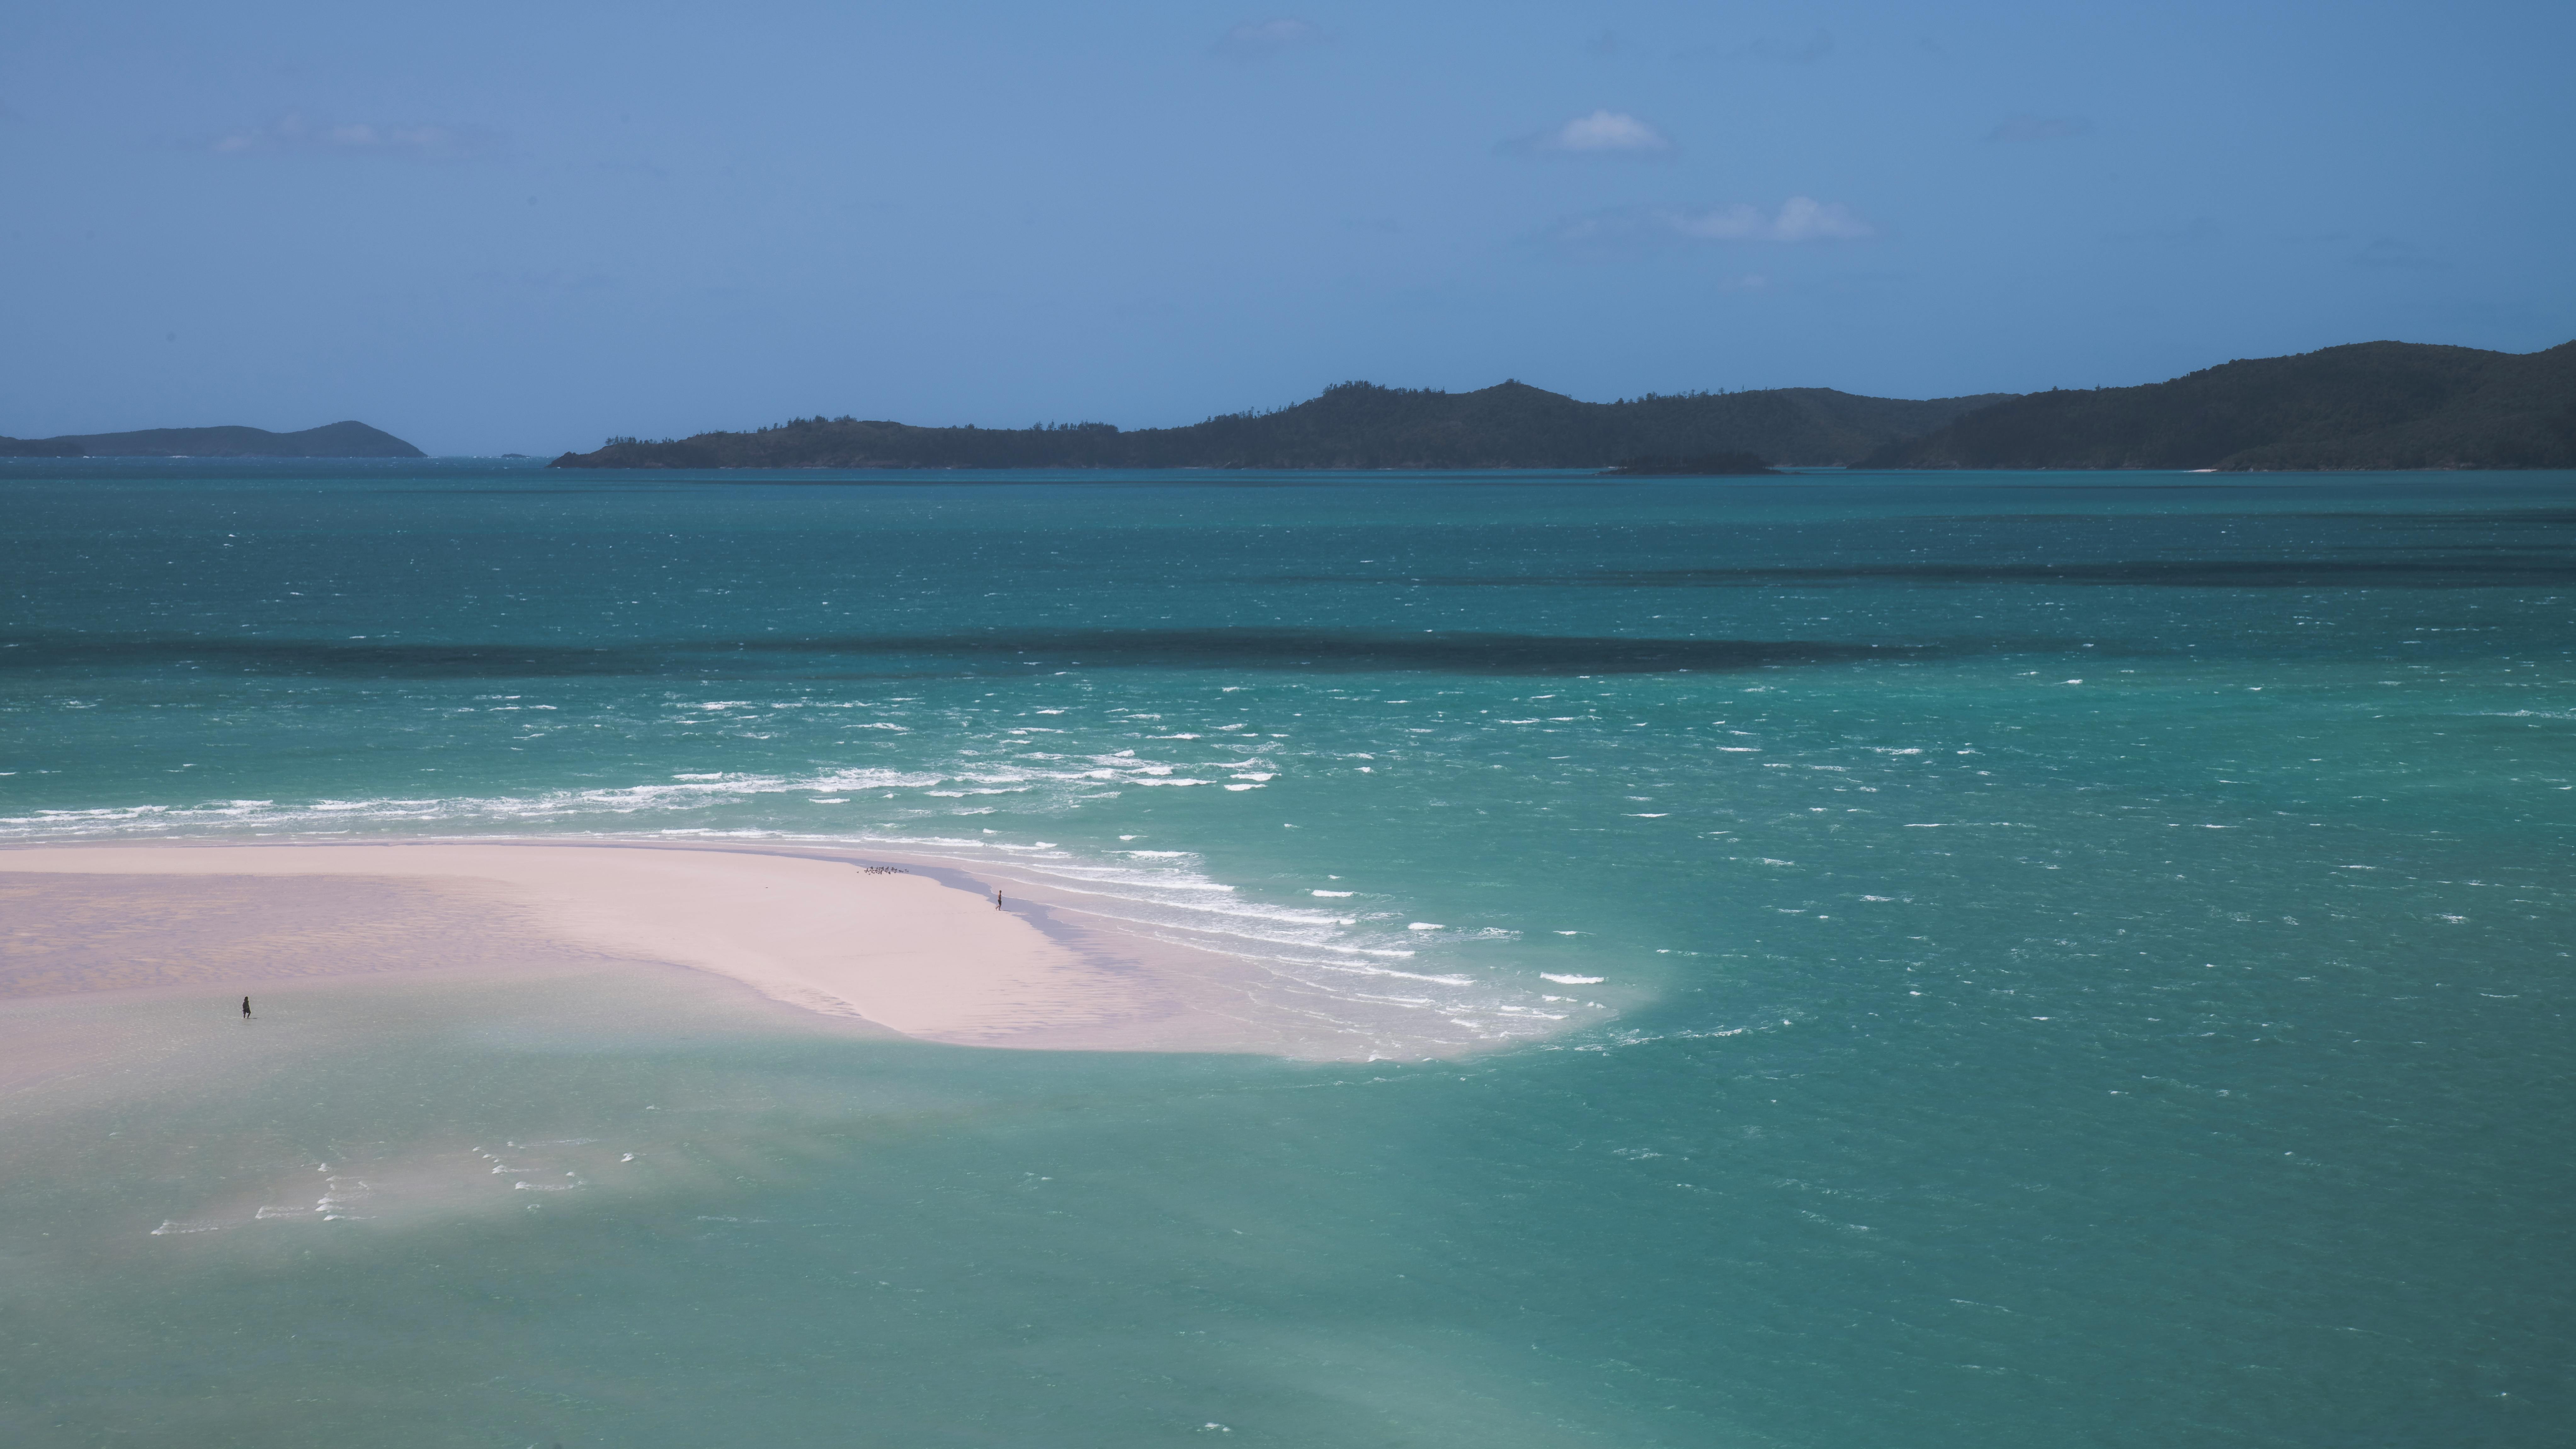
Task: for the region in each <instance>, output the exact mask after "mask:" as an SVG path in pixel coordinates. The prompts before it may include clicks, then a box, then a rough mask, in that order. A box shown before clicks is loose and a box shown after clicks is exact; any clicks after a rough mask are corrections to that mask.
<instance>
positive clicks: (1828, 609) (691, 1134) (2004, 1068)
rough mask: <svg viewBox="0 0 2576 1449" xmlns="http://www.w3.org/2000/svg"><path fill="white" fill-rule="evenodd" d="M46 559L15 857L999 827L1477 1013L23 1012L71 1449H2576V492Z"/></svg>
mask: <svg viewBox="0 0 2576 1449" xmlns="http://www.w3.org/2000/svg"><path fill="white" fill-rule="evenodd" d="M0 518H5V520H6V527H5V529H0V600H5V605H6V607H5V616H0V844H7V843H35V842H47V843H51V842H63V841H75V840H124V841H143V840H152V839H163V838H185V839H233V840H285V839H305V838H312V839H335V840H348V839H369V838H384V837H435V838H441V839H457V838H473V837H481V836H509V837H513V838H528V837H536V836H545V837H562V838H571V839H584V838H610V839H635V838H649V839H660V840H697V841H711V842H754V841H757V842H770V843H787V844H794V843H797V842H805V843H818V844H839V845H851V844H858V845H869V846H874V847H881V848H884V849H887V850H893V851H903V850H911V851H920V852H931V853H936V854H939V855H943V856H947V857H952V858H963V859H968V860H971V861H975V862H978V863H979V865H980V866H983V867H988V868H989V869H990V870H991V871H992V872H993V873H995V875H996V876H997V878H1010V879H1020V880H1027V881H1032V882H1043V883H1045V884H1046V885H1048V886H1050V887H1052V888H1059V889H1064V890H1071V891H1079V892H1081V893H1083V898H1084V899H1085V900H1088V901H1089V902H1091V903H1092V907H1093V908H1094V909H1096V910H1097V912H1098V913H1099V914H1100V915H1102V916H1104V917H1109V918H1114V919H1116V920H1118V921H1121V922H1123V923H1124V925H1125V926H1126V927H1127V928H1129V929H1132V930H1136V931H1140V932H1144V933H1147V934H1158V933H1159V934H1166V935H1170V936H1172V937H1173V938H1174V939H1182V938H1186V939H1190V940H1194V941H1199V942H1214V943H1218V944H1220V945H1222V946H1223V947H1224V949H1227V950H1229V951H1231V952H1233V953H1235V954H1236V955H1238V956H1239V957H1240V958H1241V959H1242V960H1243V961H1245V962H1246V963H1248V964H1249V965H1250V966H1251V967H1252V968H1253V969H1257V970H1260V971H1265V972H1275V973H1278V974H1279V975H1280V976H1281V977H1282V978H1284V979H1288V980H1293V981H1294V982H1295V983H1297V984H1298V985H1299V987H1300V988H1301V990H1304V991H1307V992H1309V993H1311V994H1312V996H1313V997H1314V999H1317V1000H1321V1001H1324V1002H1326V1003H1327V1006H1326V1007H1325V1008H1324V1009H1325V1010H1327V1011H1329V1010H1330V1005H1329V1003H1331V1002H1333V1001H1347V1002H1350V1003H1352V1004H1353V1007H1354V1011H1355V1012H1356V1011H1357V1010H1358V1008H1359V1007H1361V1006H1366V1007H1368V1008H1369V1009H1370V1010H1378V1011H1382V1010H1384V1009H1385V1008H1387V1006H1388V1004H1389V1003H1394V1004H1395V1005H1396V1006H1399V1007H1401V1009H1403V1010H1404V1011H1405V1012H1407V1013H1409V1014H1410V1018H1411V1019H1412V1020H1413V1021H1414V1022H1415V1023H1416V1025H1417V1027H1418V1030H1417V1031H1416V1032H1415V1033H1414V1034H1413V1036H1412V1037H1411V1038H1409V1039H1408V1041H1409V1045H1405V1046H1390V1047H1387V1048H1386V1049H1384V1050H1381V1051H1377V1052H1376V1053H1375V1055H1376V1056H1377V1057H1378V1059H1377V1060H1369V1061H1346V1062H1338V1063H1325V1064H1318V1063H1311V1062H1296V1061H1286V1060H1280V1059H1274V1058H1266V1057H1253V1056H1224V1055H1148V1054H1132V1055H1131V1054H1119V1053H1040V1052H1011V1051H997V1050H979V1049H972V1048H963V1047H949V1046H935V1045H928V1044H922V1043H913V1042H900V1041H866V1040H856V1039H850V1040H832V1039H821V1038H802V1037H795V1036H790V1035H782V1034H779V1033H764V1032H762V1031H759V1030H755V1029H752V1028H751V1027H750V1026H749V1025H745V1024H741V1023H738V1022H736V1021H735V1019H734V1018H732V1017H729V1016H727V1015H726V1014H725V1008H724V1007H723V1006H722V1004H721V996H722V992H724V991H726V990H730V989H731V988H729V987H725V986H723V985H721V984H719V983H713V982H711V981H709V980H707V979H704V978H697V977H691V976H688V975H686V974H685V973H674V974H673V975H671V976H669V977H667V978H666V977H653V976H649V975H647V976H630V977H621V978H617V979H616V980H614V981H612V980H609V979H606V978H601V979H589V978H560V977H547V978H542V979H534V978H532V979H531V980H529V981H528V982H526V983H525V984H523V985H520V986H515V987H511V988H508V989H506V990H505V989H498V988H486V989H482V990H479V991H475V992H468V991H467V990H466V988H464V987H462V986H460V985H458V984H456V983H452V982H437V981H427V980H422V981H405V980H400V979H392V978H389V979H388V980H387V982H386V983H385V984H383V985H382V986H381V987H377V988H370V991H369V993H368V994H365V995H364V996H363V997H362V998H352V1000H353V1001H362V1002H363V1005H362V1006H361V1005H352V1006H350V1007H349V1008H348V1013H347V1014H345V1015H343V1016H341V1017H339V1018H335V1019H333V1020H331V1021H329V1022H327V1023H325V1022H321V1021H318V1020H316V1021H306V1022H302V1023H300V1024H299V1023H297V1022H295V1021H292V1020H290V1021H286V1022H283V1023H281V1025H280V1029H279V1032H278V1033H276V1034H274V1035H271V1036H269V1037H266V1038H263V1039H262V1041H263V1043H264V1045H263V1046H262V1048H261V1050H260V1051H259V1052H253V1051H251V1049H250V1048H248V1047H245V1046H241V1045H239V1044H238V1043H239V1042H241V1041H242V1040H245V1039H244V1038H242V1037H241V1036H240V1034H239V1033H235V1035H234V1036H233V1037H232V1038H227V1039H226V1040H227V1041H228V1042H231V1043H233V1044H230V1045H221V1046H216V1045H205V1044H203V1043H201V1042H200V1040H199V1037H198V1035H196V1033H198V1032H199V1031H200V1025H199V1023H198V1018H199V1017H200V1016H202V1015H203V1008H202V1007H201V1005H200V1004H197V1003H193V1002H189V1001H184V1000H175V999H163V998H158V997H156V998H151V999H148V1000H146V999H139V998H136V999H129V998H97V999H95V1000H90V999H84V998H72V997H56V998H43V999H41V1000H39V1001H37V1002H36V1003H34V1004H33V1005H30V1004H28V1003H21V1009H30V1010H35V1009H41V1010H46V1011H58V1012H62V1013H65V1017H64V1019H65V1020H66V1021H70V1020H72V1019H74V1018H78V1019H80V1020H81V1021H84V1022H89V1023H92V1024H95V1023H97V1022H98V1021H101V1020H105V1019H108V1017H113V1018H114V1019H115V1020H117V1021H120V1022H123V1023H125V1024H126V1025H127V1026H130V1028H131V1029H132V1030H133V1031H134V1032H135V1033H137V1041H138V1043H139V1045H138V1046H137V1048H136V1053H137V1054H136V1056H135V1057H134V1059H133V1062H134V1064H133V1065H132V1066H131V1067H130V1068H126V1069H123V1070H122V1071H121V1073H120V1074H111V1076H112V1077H113V1079H112V1080H110V1079H108V1078H101V1077H97V1076H96V1075H95V1074H93V1076H92V1077H90V1078H83V1079H81V1080H78V1081H74V1082H69V1083H62V1082H56V1083H51V1084H48V1085H45V1086H42V1087H40V1088H37V1089H33V1090H29V1091H25V1092H20V1093H17V1094H14V1095H13V1096H6V1097H0V1158H5V1162H0V1263H5V1265H6V1267H5V1271H0V1345H5V1351H0V1438H5V1439H6V1440H7V1441H8V1442H10V1443H12V1444H18V1445H28V1446H54V1445H64V1446H70V1445H93V1444H108V1443H113V1444H118V1445H172V1446H179V1445H188V1446H207V1445H229V1444H241V1445H261V1446H282V1445H305V1444H314V1445H320V1444H325V1443H328V1444H335V1445H336V1444H348V1443H365V1444H369V1445H384V1446H415V1445H417V1446H432V1445H436V1446H447V1445H459V1446H462V1445H476V1446H480V1445H495V1446H518V1445H528V1444H539V1445H553V1444H560V1445H567V1446H570V1445H581V1444H595V1445H621V1446H675V1449H676V1446H697V1445H719V1444H772V1445H807V1444H812V1445H825V1444H830V1445H851V1444H858V1445H887V1446H937V1445H956V1446H1003V1445H1008V1446H1022V1445H1027V1446H1041V1445H1043V1446H1094V1445H1097V1446H1129V1445H1153V1444H1164V1443H1173V1444H1178V1443H1183V1442H1188V1443H1213V1442H1225V1443H1229V1444H1240V1445H1264V1444H1267V1445H1283V1446H1309V1445H1311V1446H1326V1445H1330V1446H1362V1445H1386V1446H1451V1445H1456V1446H1469V1445H1474V1446H1484V1449H1520V1446H1556V1445H1590V1444H1615V1445H1622V1446H1664V1445H1670V1446H1710V1445H1717V1446H1734V1445H1742V1446H1796V1449H1846V1446H1859V1445H1905V1446H1923V1449H1951V1446H1956V1449H1995V1446H2003V1445H2032V1446H2066V1445H2079V1444H2080V1445H2104V1446H2137V1449H2169V1446H2173V1445H2179V1444H2237V1445H2248V1446H2300V1449H2311V1446H2313V1449H2327V1446H2334V1449H2347V1446H2376V1445H2389V1446H2397V1445H2408V1446H2413V1445H2425V1444H2443V1445H2462V1446H2468V1445H2481V1446H2483V1445H2493V1446H2520V1445H2532V1446H2539V1445H2554V1444H2558V1443H2561V1442H2564V1438H2565V1435H2566V1432H2567V1431H2566V1428H2565V1426H2566V1424H2567V1423H2568V1422H2569V1421H2570V1419H2571V1416H2576V1393H2571V1387H2572V1386H2571V1367H2570V1365H2571V1361H2576V1355H2572V1354H2571V1350H2576V1332H2571V1329H2572V1328H2576V1325H2571V1321H2570V1314H2569V1304H2570V1288H2571V1281H2570V1267H2571V1264H2570V1246H2569V1245H2570V1242H2571V1229H2576V1206H2571V1204H2576V1170H2571V1167H2570V1164H2569V1159H2568V1152H2567V1147H2566V1142H2567V1131H2568V1124H2569V1123H2570V1121H2571V1120H2576V1118H2572V1117H2571V1109H2576V1079H2571V1066H2576V1047H2571V1045H2570V1043H2569V1038H2568V1031H2567V1012H2568V1004H2569V1001H2570V997H2571V984H2570V982H2571V967H2576V958H2571V954H2570V953H2571V951H2576V932H2572V931H2571V929H2570V928H2571V924H2576V889H2571V886H2570V883H2569V881H2570V871H2569V862H2570V859H2571V844H2576V842H2572V841H2571V826H2576V748H2571V746H2576V657H2571V648H2572V647H2576V629H2571V627H2570V618H2571V608H2570V605H2571V602H2576V474H2569V473H2519V474H2478V473H2468V474H2337V475H2249V476H2230V475H2194V474H2161V473H2124V474H2047V473H2015V474H1977V473H1960V474H1932V475H1925V474H1911V475H1908V474H1862V473H1848V474H1847V473H1812V474H1801V475H1795V476H1789V477H1776V478H1755V479H1728V480H1618V481H1605V480H1596V479H1590V478H1586V477H1581V476H1576V475H1566V474H1549V473H1484V474H1428V475H1414V474H1402V475H1396V474H1328V475H1303V474H1261V473H1224V474H1138V475H1120V474H1082V473H1056V474H1043V473H1033V474H1026V475H984V474H829V473H818V474H810V475H808V474H794V475H783V476H779V475H760V476H746V475H723V474H709V475H689V474H597V473H564V472H550V471H547V470H545V469H543V468H542V467H541V466H539V465H536V464H531V463H510V462H492V461H484V460H433V461H429V462H408V463H402V462H387V463H373V462H369V463H280V462H268V461H259V462H208V461H199V460H179V459H174V460H149V461H114V462H111V461H92V460H71V461H64V460H12V461H9V462H7V463H0ZM0 934H5V932H0ZM216 1006H217V1008H219V1011H218V1014H219V1015H220V1008H222V1007H223V1006H224V1003H220V1002H218V1003H216ZM102 1013H104V1014H106V1015H105V1016H103V1015H102ZM729 1023H731V1024H729ZM216 1024H217V1025H224V1024H225V1023H222V1022H218V1023H216ZM212 1040H213V1038H205V1041H207V1042H211V1041H212ZM192 1043H194V1044H196V1045H192ZM280 1043H286V1044H291V1046H292V1051H291V1052H290V1053H289V1054H288V1055H287V1056H286V1057H283V1058H281V1057H280V1056H279V1055H277V1053H278V1052H279V1051H281V1050H285V1047H284V1046H281V1045H280ZM1414 1048H1418V1049H1414ZM1461 1049H1467V1050H1464V1051H1463V1054H1460V1052H1461ZM281 1061H287V1062H291V1066H282V1065H281ZM620 1158H623V1159H624V1161H623V1162H620V1161H619V1159H620ZM639 1163H640V1164H642V1165H643V1167H644V1168H650V1169H651V1172H650V1173H649V1174H648V1173H645V1172H643V1169H642V1168H638V1169H637V1172H635V1173H631V1174H628V1175H627V1176H624V1177H620V1176H618V1172H617V1169H619V1168H621V1167H630V1166H635V1165H636V1164H639ZM487 1168H488V1169H489V1170H487ZM505 1169H506V1170H505ZM397 1177H400V1178H401V1180H403V1181H406V1182H414V1181H417V1182H422V1183H428V1182H432V1181H435V1182H436V1183H440V1184H443V1186H442V1187H440V1188H439V1189H438V1191H440V1192H445V1193H448V1194H449V1196H450V1197H451V1198H452V1199H453V1201H454V1202H455V1203H457V1204H460V1206H457V1207H456V1208H455V1210H454V1211H450V1212H446V1213H444V1214H428V1215H421V1214H414V1215H412V1216H410V1217H401V1216H400V1215H394V1216H383V1215H377V1214H374V1213H372V1212H371V1211H370V1210H369V1207H368V1204H369V1202H370V1201H375V1200H390V1198H389V1197H387V1194H389V1193H390V1192H391V1189H390V1188H389V1187H387V1186H386V1184H387V1183H389V1182H392V1181H394V1180H395V1179H396V1178H397ZM290 1178H292V1179H293V1180H294V1181H296V1182H300V1183H303V1184H305V1186H306V1187H308V1188H310V1189H311V1190H310V1191H304V1193H303V1196H302V1197H298V1198H295V1199H294V1200H293V1202H292V1203H287V1202H285V1200H284V1199H278V1201H279V1202H280V1204H281V1207H284V1206H294V1207H295V1211H294V1212H293V1213H287V1212H284V1211H281V1212H280V1213H278V1214H276V1215H274V1216H275V1220H274V1221H271V1220H268V1219H265V1218H254V1219H253V1220H251V1221H248V1222H230V1221H229V1220H227V1225H223V1226H202V1225H201V1219H200V1217H199V1216H198V1215H199V1214H200V1213H201V1211H202V1210H203V1208H204V1206H205V1205H206V1204H208V1203H211V1202H217V1201H231V1200H233V1199H235V1198H239V1199H240V1200H241V1201H244V1202H249V1201H254V1200H262V1201H265V1200H267V1199H274V1198H277V1195H278V1194H279V1193H280V1192H283V1191H284V1189H283V1188H280V1187H278V1186H276V1184H279V1183H282V1182H286V1181H288V1180H289V1179H290ZM505 1183H506V1184H508V1186H507V1187H505V1186H504V1185H503V1184H505ZM522 1183H525V1184H527V1186H524V1187H522V1186H519V1184H522ZM621 1184H622V1185H621ZM298 1190H299V1191H303V1189H298ZM242 1194H249V1196H248V1197H243V1196H241V1195H242ZM478 1194H479V1196H478ZM263 1195H265V1196H263ZM307 1199H309V1200H310V1201H309V1202H307ZM469 1199H470V1201H469ZM308 1209H309V1210H308ZM263 1211H265V1209H264V1208H263Z"/></svg>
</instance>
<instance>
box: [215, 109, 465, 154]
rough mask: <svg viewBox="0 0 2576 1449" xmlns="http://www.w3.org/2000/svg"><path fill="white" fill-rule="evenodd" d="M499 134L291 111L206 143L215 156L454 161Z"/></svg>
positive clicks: (454, 127) (461, 127)
mask: <svg viewBox="0 0 2576 1449" xmlns="http://www.w3.org/2000/svg"><path fill="white" fill-rule="evenodd" d="M498 140H499V137H498V136H497V135H496V134H495V133H493V132H490V131H487V130H484V129H482V128H480V127H476V126H430V125H409V124H407V125H380V124H376V123H373V122H364V121H360V122H345V123H337V122H329V121H316V120H313V119H311V118H309V117H306V116H302V115H297V114H292V113H290V114H288V115H284V116H281V117H279V118H278V119H276V120H274V121H271V122H269V123H268V124H266V125H264V126H256V127H253V128H251V129H250V130H247V131H235V132H233V133H232V134H231V135H228V136H222V137H219V138H217V139H216V140H215V141H214V142H213V144H212V145H211V146H209V147H208V149H209V150H212V151H213V152H215V154H217V155H219V156H241V155H250V154H255V153H260V152H268V153H284V152H304V153H308V154H332V155H342V156H387V157H394V158H398V159H402V160H407V161H454V160H461V159H463V158H465V157H469V156H477V155H482V154H484V153H486V152H489V151H490V150H492V149H493V147H494V145H495V144H497V142H498Z"/></svg>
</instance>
